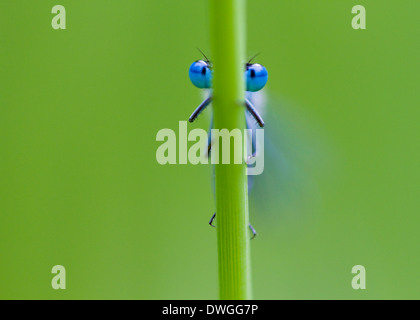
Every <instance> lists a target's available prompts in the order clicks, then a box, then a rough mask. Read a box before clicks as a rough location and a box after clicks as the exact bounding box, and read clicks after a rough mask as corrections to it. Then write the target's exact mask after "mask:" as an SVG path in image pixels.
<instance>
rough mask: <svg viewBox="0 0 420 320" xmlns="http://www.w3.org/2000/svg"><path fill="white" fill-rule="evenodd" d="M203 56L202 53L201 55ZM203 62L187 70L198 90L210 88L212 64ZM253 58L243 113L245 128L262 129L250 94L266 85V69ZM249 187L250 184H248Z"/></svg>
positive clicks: (198, 110)
mask: <svg viewBox="0 0 420 320" xmlns="http://www.w3.org/2000/svg"><path fill="white" fill-rule="evenodd" d="M202 54H203V53H202ZM203 56H204V58H205V60H197V61H195V62H193V63H192V65H191V66H190V69H189V76H190V80H191V82H192V83H193V84H194V85H195V86H196V87H197V88H200V89H211V87H212V78H213V71H212V64H211V62H210V60H209V59H208V58H207V57H206V56H205V55H204V54H203ZM254 58H255V56H254V57H253V58H251V59H250V60H249V61H248V62H247V63H246V64H245V70H244V72H245V74H244V76H245V86H246V91H247V94H246V97H245V101H244V111H245V110H246V111H247V112H248V114H247V117H246V123H247V128H249V129H254V128H255V123H256V124H257V125H258V126H259V127H261V128H262V127H264V120H263V118H262V116H261V115H260V113H259V112H258V110H257V109H256V108H255V107H254V105H253V103H252V98H251V94H252V93H253V92H257V91H260V90H261V89H262V88H264V86H265V85H266V83H267V79H268V72H267V69H266V68H265V67H264V66H262V65H261V64H258V63H252V60H253V59H254ZM211 101H212V95H211V93H210V95H209V96H208V97H206V99H205V100H204V101H203V102H202V103H201V104H200V105H199V106H198V107H197V108H196V109H195V110H194V112H193V113H192V114H191V116H190V118H189V121H190V122H193V121H194V120H195V119H197V117H198V115H199V114H200V113H201V112H202V111H203V110H204V109H205V108H206V107H207V106H208V105H209V104H210V103H211ZM212 127H213V121H211V126H210V129H212ZM251 140H252V150H253V152H255V139H253V137H252V138H251ZM211 145H212V142H211V135H210V134H209V142H208V152H209V153H210V150H211ZM248 185H249V186H250V185H251V184H250V183H248ZM215 217H216V214H214V215H213V216H212V218H211V219H210V222H209V224H210V225H211V226H213V224H212V222H213V220H214V218H215ZM249 228H250V229H251V231H252V233H253V237H252V238H254V237H255V236H256V234H257V233H256V231H255V229H254V228H253V227H252V225H251V224H250V225H249Z"/></svg>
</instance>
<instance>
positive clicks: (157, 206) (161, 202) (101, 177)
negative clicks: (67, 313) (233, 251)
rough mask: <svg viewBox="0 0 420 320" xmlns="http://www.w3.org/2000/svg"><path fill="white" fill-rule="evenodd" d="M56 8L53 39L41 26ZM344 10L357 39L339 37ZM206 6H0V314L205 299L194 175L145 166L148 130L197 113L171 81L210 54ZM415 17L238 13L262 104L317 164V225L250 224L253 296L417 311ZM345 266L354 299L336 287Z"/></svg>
mask: <svg viewBox="0 0 420 320" xmlns="http://www.w3.org/2000/svg"><path fill="white" fill-rule="evenodd" d="M57 4H61V5H64V6H65V8H66V10H67V30H53V29H52V27H51V19H52V17H53V15H52V14H51V8H52V7H53V6H54V5H57ZM356 4H362V5H364V6H365V7H366V10H367V30H364V31H361V30H358V31H356V30H353V29H352V28H351V20H352V17H353V15H352V14H351V8H352V7H353V6H354V5H356ZM207 8H208V3H207V1H196V0H195V1H193V0H185V1H168V0H166V1H165V0H163V1H152V0H138V1H131V0H130V1H128V0H120V1H116V0H114V1H99V0H90V1H82V0H71V1H70V0H61V1H49V0H43V1H29V0H25V1H12V0H7V1H5V0H4V1H1V2H0V298H2V299H15V298H22V299H217V298H218V277H217V248H216V232H215V230H214V229H212V228H210V227H209V226H208V224H207V221H208V220H209V218H210V216H211V214H212V213H213V210H214V203H213V195H212V185H211V180H210V175H211V170H210V167H208V166H192V165H173V166H169V165H167V166H160V165H159V164H158V163H157V161H156V159H155V152H156V149H157V147H158V145H159V143H158V142H156V140H155V137H156V133H157V132H158V130H160V129H162V128H172V129H175V130H176V129H177V128H178V121H180V120H186V119H187V118H188V116H189V115H190V113H191V112H192V111H193V109H194V108H195V107H196V106H197V105H198V103H200V99H201V96H200V92H199V90H197V89H196V88H194V87H193V86H192V84H191V83H190V81H189V79H188V68H189V65H190V64H191V62H192V61H194V60H196V59H198V58H200V54H199V53H198V52H197V50H196V47H200V48H201V49H202V50H203V51H205V52H208V53H209V55H210V56H211V52H210V47H209V30H208V25H209V21H208V20H209V18H208V15H207ZM419 10H420V3H419V2H418V1H413V0H404V1H396V0H394V1H384V0H381V1H379V0H376V1H375V0H369V1H347V0H343V1H337V0H324V1H321V0H319V1H310V0H305V1H303V0H301V1H291V0H285V1H248V12H247V22H248V24H247V49H248V51H247V55H249V56H251V55H252V54H254V53H256V52H260V51H261V52H262V54H261V56H260V57H259V58H258V59H257V60H258V62H260V63H262V64H264V65H265V66H267V69H268V70H269V74H270V75H269V76H270V78H269V83H268V85H267V89H266V91H267V92H268V93H272V94H273V95H277V96H282V97H284V98H285V99H287V100H289V101H293V102H294V103H295V104H296V105H299V106H300V109H299V113H298V115H297V119H300V118H302V119H303V118H306V119H309V121H310V122H311V123H312V124H313V125H314V127H316V128H317V130H318V131H319V132H320V133H321V132H322V135H323V137H324V138H323V139H325V141H326V145H328V148H329V153H328V154H329V155H331V159H330V160H331V163H333V165H331V166H326V168H323V169H322V170H321V171H320V172H315V173H314V176H317V177H319V179H318V180H317V181H316V184H317V193H318V194H319V198H322V205H320V206H317V209H314V210H312V211H311V210H310V208H311V203H310V202H309V203H308V205H307V206H308V210H307V211H308V212H307V214H305V215H299V214H298V215H297V216H299V217H300V218H298V219H291V218H290V215H284V214H282V212H281V210H278V211H277V212H274V214H271V215H269V214H265V213H264V212H255V210H254V211H251V213H250V214H251V220H252V223H253V225H254V226H255V227H256V229H257V230H258V232H259V236H258V237H257V239H256V240H254V241H252V275H253V287H254V298H256V299H283V298H284V299H292V298H293V299H295V298H301V299H309V298H316V299H324V298H333V299H340V298H349V299H367V298H369V299H385V298H387V299H389V298H397V299H402V298H417V299H418V298H420V289H419V288H420V280H419V271H420V270H419V269H420V268H419V267H420V258H419V252H420V245H419V222H420V218H419V215H418V213H419V209H420V208H419V207H420V206H419V178H420V171H419V160H420V159H419V156H420V152H419V148H418V141H419V130H418V123H419V105H420V104H419V102H420V99H419V80H420V78H419V72H420V63H419V56H420V42H419V31H420V27H419V20H418V12H419ZM271 107H272V108H275V106H271ZM202 119H203V120H201V121H200V122H199V123H198V124H196V125H194V126H192V127H197V126H202V127H204V128H206V127H207V125H208V123H207V121H205V120H204V119H206V118H205V117H203V118H202ZM266 122H267V123H269V119H266ZM296 130H299V128H298V126H297V128H296ZM324 175H325V176H326V177H327V176H328V177H329V178H328V179H322V176H324ZM301 200H302V201H303V202H305V199H301ZM314 208H315V206H314ZM216 223H217V222H216ZM57 264H61V265H63V266H65V268H66V270H67V289H66V290H57V291H56V290H53V289H52V288H51V279H52V274H51V268H52V266H54V265H57ZM357 264H361V265H364V266H365V267H366V271H367V290H358V291H356V290H353V289H352V287H351V280H352V277H353V275H352V274H351V268H352V267H353V266H354V265H357Z"/></svg>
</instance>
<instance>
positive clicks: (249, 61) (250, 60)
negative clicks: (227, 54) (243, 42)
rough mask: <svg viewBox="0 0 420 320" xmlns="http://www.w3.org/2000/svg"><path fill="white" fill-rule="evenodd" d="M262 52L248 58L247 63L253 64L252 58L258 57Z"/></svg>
mask: <svg viewBox="0 0 420 320" xmlns="http://www.w3.org/2000/svg"><path fill="white" fill-rule="evenodd" d="M260 54H261V52H258V53H257V54H255V55H254V56H253V57H252V58H251V59H249V60H248V62H247V63H246V64H247V65H249V64H251V62H252V60H254V59H255V58H256V57H258V56H259V55H260Z"/></svg>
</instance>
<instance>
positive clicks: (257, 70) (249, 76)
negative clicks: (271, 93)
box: [245, 63, 268, 92]
mask: <svg viewBox="0 0 420 320" xmlns="http://www.w3.org/2000/svg"><path fill="white" fill-rule="evenodd" d="M245 79H246V91H251V92H255V91H259V90H261V89H262V88H264V86H265V84H266V83H267V79H268V72H267V69H266V68H265V67H264V66H262V65H260V64H258V63H254V64H247V65H246V71H245Z"/></svg>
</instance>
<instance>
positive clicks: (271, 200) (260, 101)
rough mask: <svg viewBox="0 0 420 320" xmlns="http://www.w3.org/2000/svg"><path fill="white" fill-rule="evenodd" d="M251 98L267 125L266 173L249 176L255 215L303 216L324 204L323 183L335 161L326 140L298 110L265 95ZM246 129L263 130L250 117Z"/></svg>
mask: <svg viewBox="0 0 420 320" xmlns="http://www.w3.org/2000/svg"><path fill="white" fill-rule="evenodd" d="M247 98H248V99H249V100H250V101H251V103H252V104H253V105H254V107H255V108H256V109H257V110H258V112H259V113H260V115H261V116H262V118H263V119H264V120H265V128H264V130H265V131H264V163H265V166H264V172H263V173H262V174H261V175H257V176H248V181H249V194H250V206H251V208H252V209H254V210H251V215H253V214H254V213H255V215H260V212H261V213H262V214H264V213H270V214H276V215H277V216H282V217H284V216H286V215H288V216H290V217H291V218H293V219H294V218H299V217H302V215H303V214H304V213H305V212H309V211H312V209H314V208H315V206H319V204H320V200H321V195H320V192H319V190H320V184H322V180H323V179H324V178H325V177H326V176H327V174H326V173H327V172H328V169H329V167H328V166H329V165H328V161H329V159H330V157H329V152H328V151H327V148H326V144H325V138H323V135H322V134H321V131H320V130H319V129H318V128H316V127H315V126H314V124H313V123H310V122H308V121H307V119H305V118H307V117H308V116H307V115H305V114H304V113H303V112H299V111H298V110H299V108H298V106H296V105H294V104H292V103H289V102H286V101H284V100H283V99H280V98H274V97H272V96H270V98H269V99H266V96H265V93H264V92H263V91H260V92H256V93H252V94H251V93H247ZM247 124H248V127H249V128H252V129H255V128H258V124H257V123H256V121H255V120H253V119H252V117H251V116H250V115H249V114H247ZM256 151H257V152H259V151H258V150H256ZM251 220H252V216H251Z"/></svg>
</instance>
